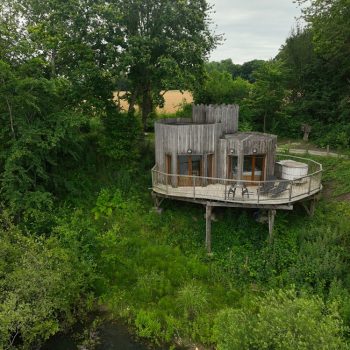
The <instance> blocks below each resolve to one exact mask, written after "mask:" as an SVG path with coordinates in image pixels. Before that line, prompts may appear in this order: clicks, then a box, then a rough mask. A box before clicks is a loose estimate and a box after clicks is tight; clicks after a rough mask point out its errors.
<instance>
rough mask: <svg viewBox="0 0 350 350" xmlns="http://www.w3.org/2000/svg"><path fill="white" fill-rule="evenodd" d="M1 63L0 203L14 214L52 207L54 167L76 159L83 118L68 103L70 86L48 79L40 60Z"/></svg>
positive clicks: (55, 170)
mask: <svg viewBox="0 0 350 350" xmlns="http://www.w3.org/2000/svg"><path fill="white" fill-rule="evenodd" d="M0 65H1V70H0V71H1V73H0V80H1V81H2V83H3V84H2V85H1V88H0V96H1V102H0V120H1V124H2V125H3V126H4V127H3V128H2V129H1V132H0V141H1V144H2V145H3V148H1V149H0V159H1V166H0V183H1V190H0V196H1V197H0V200H1V201H3V202H4V203H5V204H6V205H8V206H10V207H11V209H12V210H13V212H17V213H18V212H21V211H23V210H27V211H33V210H36V209H42V208H44V207H50V206H52V200H53V193H52V192H54V191H55V187H56V178H55V175H56V174H57V168H59V167H60V166H61V164H62V160H63V159H64V158H66V160H68V159H69V158H73V159H74V158H76V157H77V151H78V148H77V147H78V145H79V141H80V127H82V125H84V123H85V119H84V117H83V116H82V115H81V114H80V113H77V112H76V111H74V110H73V109H72V108H71V106H70V104H69V99H68V96H67V92H68V93H69V90H70V84H69V82H68V81H66V80H65V79H62V78H57V79H51V80H48V79H46V78H45V77H44V76H45V66H44V65H43V62H41V61H40V60H36V59H34V60H32V61H30V62H28V63H26V64H23V65H22V66H21V67H20V69H18V68H16V69H15V68H11V67H10V65H8V64H6V63H4V62H1V61H0ZM32 71H36V74H37V76H35V77H32V76H31V74H32ZM62 106H65V107H64V108H63V107H62Z"/></svg>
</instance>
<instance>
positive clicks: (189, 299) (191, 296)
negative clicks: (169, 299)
mask: <svg viewBox="0 0 350 350" xmlns="http://www.w3.org/2000/svg"><path fill="white" fill-rule="evenodd" d="M177 302H178V305H179V307H180V308H181V309H182V310H183V313H184V316H185V318H189V319H193V318H195V317H196V316H198V315H200V314H201V313H202V312H204V310H205V308H206V307H207V304H208V297H207V293H206V292H205V290H204V289H203V287H201V286H200V285H197V284H195V283H193V282H191V283H189V284H186V285H185V286H184V287H183V288H182V289H180V290H179V293H178V297H177Z"/></svg>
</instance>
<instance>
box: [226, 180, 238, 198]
mask: <svg viewBox="0 0 350 350" xmlns="http://www.w3.org/2000/svg"><path fill="white" fill-rule="evenodd" d="M236 189H237V183H234V184H232V185H231V186H230V188H229V189H228V191H227V199H230V194H231V193H232V199H234V198H235V195H236Z"/></svg>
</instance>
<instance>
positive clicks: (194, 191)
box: [192, 176, 196, 199]
mask: <svg viewBox="0 0 350 350" xmlns="http://www.w3.org/2000/svg"><path fill="white" fill-rule="evenodd" d="M192 183H193V199H196V178H195V177H194V176H193V177H192Z"/></svg>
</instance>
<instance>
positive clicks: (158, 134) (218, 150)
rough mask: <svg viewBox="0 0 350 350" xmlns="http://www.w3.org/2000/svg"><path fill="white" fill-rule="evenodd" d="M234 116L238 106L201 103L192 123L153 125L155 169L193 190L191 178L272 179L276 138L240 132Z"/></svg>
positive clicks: (172, 121) (195, 108)
mask: <svg viewBox="0 0 350 350" xmlns="http://www.w3.org/2000/svg"><path fill="white" fill-rule="evenodd" d="M238 113H239V107H238V106H236V105H230V106H204V105H199V106H193V118H192V119H184V118H179V119H163V120H160V121H158V122H156V123H155V145H156V164H157V166H158V170H159V171H162V172H164V173H167V174H176V175H180V177H173V179H172V185H174V186H192V181H191V176H199V177H210V178H227V179H234V180H246V181H264V180H265V179H267V178H269V177H270V176H272V175H273V174H274V164H275V155H276V144H277V137H276V136H275V135H270V134H263V133H257V132H238ZM186 176H188V177H186ZM203 184H205V183H203Z"/></svg>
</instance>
